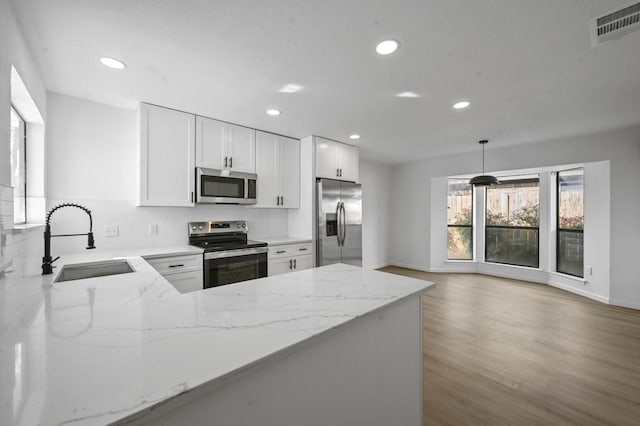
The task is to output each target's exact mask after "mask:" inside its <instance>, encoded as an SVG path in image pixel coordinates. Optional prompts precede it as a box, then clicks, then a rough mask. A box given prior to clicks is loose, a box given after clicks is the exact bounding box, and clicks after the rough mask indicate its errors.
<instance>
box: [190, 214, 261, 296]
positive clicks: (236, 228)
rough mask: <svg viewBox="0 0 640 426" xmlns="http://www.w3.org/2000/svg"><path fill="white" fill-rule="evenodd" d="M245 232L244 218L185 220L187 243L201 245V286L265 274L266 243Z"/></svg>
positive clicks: (226, 282)
mask: <svg viewBox="0 0 640 426" xmlns="http://www.w3.org/2000/svg"><path fill="white" fill-rule="evenodd" d="M248 233H249V224H248V223H247V221H245V220H232V221H223V222H213V221H210V222H189V244H191V245H193V246H196V247H200V248H202V249H204V260H203V261H204V263H203V271H204V285H203V288H211V287H217V286H221V285H226V284H232V283H237V282H240V281H247V280H252V279H255V278H262V277H266V276H267V243H263V242H261V241H251V240H249V239H247V234H248Z"/></svg>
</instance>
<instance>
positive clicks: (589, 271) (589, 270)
mask: <svg viewBox="0 0 640 426" xmlns="http://www.w3.org/2000/svg"><path fill="white" fill-rule="evenodd" d="M584 274H585V275H592V274H593V268H592V267H591V266H585V267H584Z"/></svg>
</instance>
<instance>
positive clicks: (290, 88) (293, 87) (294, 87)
mask: <svg viewBox="0 0 640 426" xmlns="http://www.w3.org/2000/svg"><path fill="white" fill-rule="evenodd" d="M300 90H302V86H300V85H299V84H293V83H292V84H287V85H286V86H284V87H283V88H282V89H280V92H281V93H296V92H299V91H300Z"/></svg>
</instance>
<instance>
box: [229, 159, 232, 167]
mask: <svg viewBox="0 0 640 426" xmlns="http://www.w3.org/2000/svg"><path fill="white" fill-rule="evenodd" d="M229 168H230V169H233V157H229Z"/></svg>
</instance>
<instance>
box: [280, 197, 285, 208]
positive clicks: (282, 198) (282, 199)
mask: <svg viewBox="0 0 640 426" xmlns="http://www.w3.org/2000/svg"><path fill="white" fill-rule="evenodd" d="M280 205H281V206H284V195H281V196H280Z"/></svg>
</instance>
